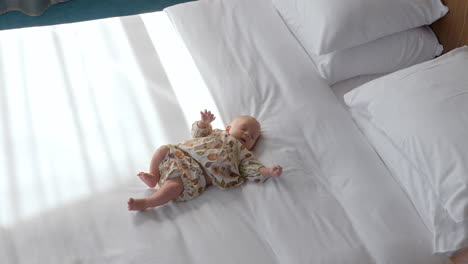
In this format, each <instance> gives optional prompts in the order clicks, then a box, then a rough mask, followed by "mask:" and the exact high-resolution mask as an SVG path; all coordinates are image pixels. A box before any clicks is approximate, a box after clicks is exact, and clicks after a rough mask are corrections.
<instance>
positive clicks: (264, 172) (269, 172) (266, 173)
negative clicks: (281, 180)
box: [260, 165, 283, 177]
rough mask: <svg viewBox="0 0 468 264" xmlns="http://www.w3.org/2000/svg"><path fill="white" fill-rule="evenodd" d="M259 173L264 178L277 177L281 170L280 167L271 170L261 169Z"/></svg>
mask: <svg viewBox="0 0 468 264" xmlns="http://www.w3.org/2000/svg"><path fill="white" fill-rule="evenodd" d="M260 172H261V173H262V175H263V176H265V177H279V176H281V174H282V173H283V168H282V167H281V166H280V165H276V166H273V167H271V168H261V170H260Z"/></svg>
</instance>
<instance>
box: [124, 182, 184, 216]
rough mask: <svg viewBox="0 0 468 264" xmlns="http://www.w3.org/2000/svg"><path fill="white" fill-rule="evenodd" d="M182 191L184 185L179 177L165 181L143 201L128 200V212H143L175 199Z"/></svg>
mask: <svg viewBox="0 0 468 264" xmlns="http://www.w3.org/2000/svg"><path fill="white" fill-rule="evenodd" d="M183 191H184V184H183V182H182V180H181V179H180V177H177V178H172V179H167V180H166V181H165V182H164V184H163V185H162V186H161V188H160V189H159V190H158V191H157V192H155V193H153V194H152V195H151V196H150V197H147V198H143V199H133V198H130V199H128V210H129V211H134V210H144V209H146V208H148V207H155V206H159V205H163V204H166V203H168V202H169V201H171V200H174V199H176V198H177V197H179V195H180V194H181V193H182V192H183Z"/></svg>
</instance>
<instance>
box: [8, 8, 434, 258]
mask: <svg viewBox="0 0 468 264" xmlns="http://www.w3.org/2000/svg"><path fill="white" fill-rule="evenodd" d="M247 2H248V1H247ZM265 3H266V2H263V1H258V2H257V1H255V2H252V3H251V4H248V5H247V3H246V1H232V2H230V1H227V2H223V1H219V2H211V1H206V2H205V1H200V2H196V3H190V4H187V5H180V6H178V7H174V8H171V9H169V10H168V13H169V14H170V16H171V19H172V21H173V22H174V24H175V26H176V28H177V30H178V32H179V33H180V34H181V36H182V38H183V40H184V41H185V45H187V47H188V50H189V51H190V54H189V55H190V56H188V58H187V57H186V58H185V59H189V61H186V62H182V61H181V62H180V64H179V67H177V65H175V66H174V65H173V66H167V64H165V63H167V62H168V61H172V60H171V58H174V57H171V55H170V54H169V53H167V52H166V53H164V54H162V53H161V51H162V50H165V49H167V48H168V47H172V48H175V49H176V50H175V52H174V53H171V54H172V56H178V55H180V54H186V55H187V54H188V52H187V50H184V48H185V46H184V44H181V43H179V42H177V40H178V39H177V38H172V37H171V38H169V37H167V35H164V34H166V33H167V34H171V33H170V32H169V33H168V32H162V31H159V30H160V29H161V27H159V26H158V25H161V24H155V23H154V22H155V21H157V23H165V22H162V21H166V22H169V20H167V17H165V14H164V13H161V12H156V13H149V14H145V15H141V16H131V17H123V18H112V19H105V20H96V21H90V22H82V23H76V24H69V25H59V26H51V27H43V28H31V29H22V30H11V31H3V32H0V35H1V38H2V42H1V43H0V54H1V58H2V59H1V61H0V75H1V76H0V82H1V85H0V109H1V112H0V203H1V207H0V220H1V222H0V223H1V225H0V259H2V263H3V262H4V263H51V264H53V263H220V262H222V263H268V264H271V263H442V262H443V259H442V258H439V257H437V256H433V255H432V254H431V246H430V234H429V232H428V230H427V229H426V228H425V227H424V225H423V224H422V222H421V220H420V219H419V218H418V216H417V214H416V213H415V211H414V209H413V208H412V207H411V203H410V202H409V201H408V199H407V198H406V196H405V195H404V193H403V192H402V191H401V189H400V188H399V187H398V185H397V184H396V183H395V182H394V181H393V180H392V178H391V177H390V176H389V175H388V172H387V171H386V169H385V167H384V166H383V165H382V163H381V162H380V160H379V158H378V157H377V155H376V154H375V153H374V152H373V151H372V149H371V147H370V146H369V145H368V144H367V143H366V141H365V139H364V138H363V136H362V135H361V134H360V132H359V131H358V129H357V128H356V127H355V125H354V124H353V123H352V121H351V119H350V117H349V115H348V113H347V112H346V110H345V109H344V108H343V107H342V106H341V104H340V103H339V102H338V100H337V99H336V98H335V96H334V95H333V93H332V92H331V90H330V89H329V87H328V86H327V85H326V84H325V82H324V81H323V80H322V79H320V78H319V77H318V75H317V74H316V73H315V72H314V70H313V68H312V67H313V66H312V63H311V62H310V61H309V60H308V59H306V56H305V53H304V51H303V50H302V49H301V48H300V47H299V46H298V44H297V42H296V41H295V40H294V39H293V38H292V36H291V35H290V33H289V32H288V31H287V29H286V28H285V27H284V26H282V24H281V23H280V20H279V17H277V16H276V13H275V12H274V10H273V9H271V7H270V6H269V5H265ZM259 9H263V11H262V12H258V11H259ZM260 14H261V15H260ZM212 22H216V23H212ZM169 24H170V23H169ZM171 30H172V31H171ZM169 31H171V32H172V34H173V35H172V36H174V33H175V31H174V30H173V28H171V29H170V30H169ZM39 36H40V37H39ZM32 39H34V40H35V45H34V47H32V46H30V44H29V43H31V41H30V40H32ZM171 41H175V42H171ZM164 42H169V43H164ZM176 42H177V43H176ZM38 44H40V45H38ZM164 44H165V45H164ZM233 48H235V49H233ZM177 49H180V50H177ZM191 58H193V59H194V60H195V64H194V63H193V61H190V59H191ZM179 59H181V58H177V61H179ZM163 65H165V66H164V67H163ZM187 65H192V66H193V65H196V66H197V67H198V69H199V70H200V73H201V74H202V75H201V76H202V77H203V78H202V77H200V76H199V75H198V69H197V68H191V67H188V69H186V70H189V71H191V72H184V73H181V72H180V70H181V68H184V67H185V66H187ZM44 69H45V70H44ZM166 73H167V74H166ZM180 80H184V81H185V82H178V81H180ZM187 82H188V83H189V84H191V86H189V89H187ZM181 86H184V87H181ZM183 88H185V90H184V89H183ZM206 88H207V89H208V90H206ZM184 94H190V97H189V99H195V98H196V99H197V100H187V96H184ZM194 96H197V97H194ZM188 101H191V102H192V103H191V104H188ZM202 107H207V108H210V109H212V108H214V110H215V112H216V114H217V116H219V120H218V123H215V124H214V125H215V127H223V126H224V125H226V124H228V122H229V120H230V119H231V118H232V117H234V116H236V115H238V114H252V115H255V116H257V117H258V119H259V120H260V122H261V123H262V130H263V136H262V139H261V140H260V141H259V142H258V145H257V146H256V149H255V153H256V154H257V156H258V158H259V159H260V160H262V161H263V162H264V163H265V164H267V165H273V164H276V163H278V164H281V165H282V166H283V167H284V175H283V176H281V177H280V178H278V179H271V180H268V181H267V182H266V183H264V184H246V185H244V186H242V187H239V188H236V189H232V190H227V191H222V190H219V189H217V188H215V187H212V188H209V189H208V190H207V191H206V192H205V193H204V194H203V195H202V196H200V197H199V198H197V199H196V200H193V201H190V202H186V203H174V202H170V203H169V204H167V205H165V206H162V207H159V208H156V209H151V210H147V211H145V212H128V211H127V209H126V202H127V199H128V197H131V196H132V197H143V196H147V195H149V194H151V193H152V192H154V190H151V189H147V188H146V187H145V185H144V184H143V183H141V182H140V181H139V180H138V179H137V177H136V176H135V175H136V173H137V172H138V171H141V170H146V169H147V167H148V165H149V160H150V158H151V154H152V152H153V151H154V149H155V148H157V147H158V146H159V145H162V144H167V143H173V142H178V141H180V140H182V139H184V138H186V137H188V136H189V130H188V125H187V124H188V123H190V122H192V121H193V118H195V116H196V115H197V114H198V112H196V113H193V111H192V110H193V109H200V108H202Z"/></svg>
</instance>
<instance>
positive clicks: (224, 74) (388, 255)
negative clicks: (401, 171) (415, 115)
mask: <svg viewBox="0 0 468 264" xmlns="http://www.w3.org/2000/svg"><path fill="white" fill-rule="evenodd" d="M166 12H168V13H169V15H170V16H171V19H172V21H173V23H174V25H175V26H176V28H177V30H178V32H179V33H180V34H181V36H182V38H183V40H184V42H185V43H186V45H187V47H188V49H189V51H190V52H191V54H192V56H193V58H194V60H195V62H196V65H197V66H198V68H199V70H200V72H201V74H202V76H203V77H204V80H205V82H206V84H207V86H208V87H209V89H210V91H211V93H212V94H213V98H214V100H215V102H216V104H217V105H218V107H219V108H220V112H221V114H222V115H223V114H224V115H223V119H224V120H229V119H230V118H232V117H233V116H234V115H235V113H236V112H239V111H241V112H245V113H249V114H253V115H255V116H258V117H259V119H260V121H261V123H262V124H264V139H263V141H262V142H261V143H260V144H259V146H258V147H259V148H258V149H257V151H258V152H259V154H260V157H261V158H263V159H266V160H269V161H271V162H275V161H277V160H278V158H280V160H281V161H283V160H284V161H290V160H291V159H292V160H291V162H292V164H294V165H293V166H292V167H293V168H297V167H304V168H305V169H306V172H307V174H305V175H304V174H302V173H303V172H301V171H297V172H296V173H293V172H291V171H289V170H288V169H286V173H285V176H284V177H283V178H281V180H280V181H279V182H280V184H278V183H276V182H275V185H276V184H277V185H278V187H277V188H278V190H279V191H280V193H279V194H280V195H274V196H273V197H277V200H275V203H278V204H284V203H286V202H287V201H288V196H286V195H285V194H286V193H288V194H291V193H294V195H299V196H300V197H302V198H301V200H304V199H305V200H306V203H309V204H310V203H311V204H315V202H317V201H318V200H316V198H315V197H314V191H315V189H309V190H307V188H306V189H305V190H304V189H303V188H301V189H294V191H292V190H293V189H292V188H291V187H288V190H285V189H282V188H284V184H285V183H289V182H291V186H294V185H295V184H297V182H298V181H299V182H301V185H304V184H303V183H302V181H305V182H308V181H311V182H313V183H314V184H317V185H318V187H319V189H321V188H324V189H322V192H323V193H324V194H323V195H322V196H323V197H326V196H328V195H330V196H332V197H335V198H336V200H335V201H334V202H330V203H329V204H328V205H327V206H328V207H327V208H324V207H321V209H323V211H320V213H319V214H318V215H320V218H316V217H317V215H311V218H309V219H308V220H307V222H309V226H308V227H307V228H302V226H303V224H301V223H299V222H297V223H296V222H294V223H292V225H291V226H285V225H280V224H279V223H274V224H271V225H264V226H262V227H261V228H260V229H259V231H262V232H263V236H264V237H265V239H266V240H267V241H268V243H269V245H270V246H271V247H272V249H273V251H274V252H275V255H276V257H277V258H278V259H279V262H281V263H304V262H313V263H322V262H324V263H327V262H328V263H333V262H338V263H440V262H441V259H440V258H438V257H435V256H432V255H431V253H430V252H431V243H430V233H429V231H428V230H427V229H426V228H425V227H424V225H423V223H422V222H421V220H420V218H419V217H418V215H417V214H416V212H415V211H414V208H413V207H412V206H411V203H410V202H409V200H408V199H407V197H405V196H404V192H403V191H402V190H401V188H400V187H399V186H398V184H397V183H395V182H394V181H393V180H392V178H391V176H390V175H389V173H388V172H387V170H386V168H385V167H384V166H383V164H382V163H381V161H380V160H379V158H378V157H377V155H376V154H375V152H374V151H373V150H372V148H371V147H370V145H369V144H368V143H367V142H366V140H365V139H364V138H363V136H362V135H361V134H360V133H359V131H358V130H357V128H356V127H355V126H354V123H353V122H352V120H351V118H350V115H349V114H348V113H347V111H346V110H345V109H344V108H343V107H342V106H341V105H340V103H339V101H338V100H336V98H335V97H334V95H333V93H332V91H331V89H330V87H328V86H327V85H326V84H325V82H324V80H322V79H320V78H319V77H318V75H317V73H316V72H315V71H314V66H313V64H312V62H311V61H310V60H309V59H308V57H307V55H306V54H305V52H304V51H303V49H301V48H300V47H299V44H298V43H297V42H296V40H295V39H294V37H292V36H291V35H290V34H289V31H288V29H287V28H286V27H285V25H284V24H283V22H282V20H281V19H280V17H279V16H278V14H277V13H276V11H275V10H274V8H273V7H272V6H271V3H270V2H269V1H263V0H262V1H261V0H258V1H247V0H238V1H220V0H214V1H199V2H196V3H189V4H185V5H179V6H176V7H172V8H168V9H167V10H166ZM260 14H261V15H260ZM194 21H196V23H194ZM213 36H215V37H213ZM236 109H237V111H235V110H236ZM271 147H273V149H278V151H277V152H272V151H271V150H269V149H271ZM289 148H292V149H291V150H289ZM298 164H300V165H299V166H298ZM285 167H286V168H290V167H291V166H288V163H286V164H285ZM250 188H255V187H250V186H249V187H248V188H246V189H247V190H250ZM283 190H284V191H283ZM266 191H267V192H270V191H272V190H270V189H266ZM272 192H273V191H272ZM295 203H296V206H297V207H299V206H300V204H301V203H300V202H299V201H296V202H295ZM280 207H281V206H280ZM301 210H307V207H304V208H301ZM255 211H256V212H258V213H259V215H260V216H263V217H264V219H269V218H273V217H275V218H277V219H281V217H283V216H282V215H278V213H277V212H278V208H276V207H273V206H271V207H270V206H267V207H260V206H259V207H258V208H255ZM330 212H333V213H332V214H330V215H333V216H331V217H324V216H325V215H328V214H329V213H330ZM288 218H289V219H291V218H290V216H289V217H288ZM336 218H339V219H340V220H338V221H337V220H336ZM323 219H326V220H325V222H328V221H330V220H331V219H333V221H336V222H335V223H336V224H331V223H328V224H327V225H329V226H330V225H332V228H331V229H330V230H328V231H327V232H325V233H324V232H322V230H321V228H323V227H322V226H316V225H315V224H316V223H317V222H322V221H324V220H323ZM349 226H352V228H353V232H352V233H349V234H347V235H346V237H348V238H347V239H343V238H342V237H340V236H339V235H335V234H337V232H338V234H339V233H342V232H345V233H348V232H349V231H347V230H346V228H347V227H349ZM338 227H341V228H339V229H337V228H338ZM285 229H287V230H285ZM297 229H301V233H302V234H303V235H305V236H306V237H308V238H309V239H308V240H304V243H301V244H297V243H291V241H290V240H289V238H291V239H292V241H294V238H293V237H292V236H291V235H290V234H295V232H297ZM279 230H285V231H284V232H280V233H278V232H279ZM285 240H286V241H288V242H287V243H286V244H285ZM350 241H352V242H351V244H353V245H354V246H351V245H350ZM304 245H306V246H305V247H304ZM324 245H333V246H332V247H329V246H325V247H327V249H326V250H324ZM356 245H357V246H358V247H356ZM350 246H351V248H352V247H356V249H354V250H351V251H350V249H351V248H350ZM361 247H363V248H364V249H365V254H363V253H362V251H361V250H360V248H361ZM338 252H341V253H338ZM342 252H351V253H346V254H343V253H342ZM323 256H328V257H330V258H323Z"/></svg>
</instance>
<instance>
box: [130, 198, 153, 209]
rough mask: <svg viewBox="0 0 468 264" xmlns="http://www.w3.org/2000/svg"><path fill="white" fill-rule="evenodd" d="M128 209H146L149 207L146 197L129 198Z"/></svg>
mask: <svg viewBox="0 0 468 264" xmlns="http://www.w3.org/2000/svg"><path fill="white" fill-rule="evenodd" d="M127 203H128V210H129V211H141V210H145V209H146V208H148V206H147V205H146V200H145V199H133V198H130V199H128V202H127Z"/></svg>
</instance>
